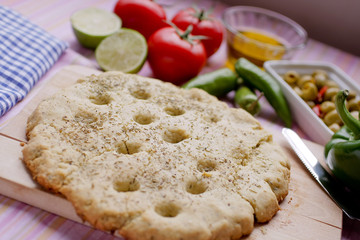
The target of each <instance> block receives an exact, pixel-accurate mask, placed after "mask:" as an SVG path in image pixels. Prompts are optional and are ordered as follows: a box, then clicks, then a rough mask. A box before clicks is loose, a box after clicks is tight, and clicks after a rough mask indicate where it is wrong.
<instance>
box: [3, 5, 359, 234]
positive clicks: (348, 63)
mask: <svg viewBox="0 0 360 240" xmlns="http://www.w3.org/2000/svg"><path fill="white" fill-rule="evenodd" d="M157 2H158V3H160V4H162V5H163V7H164V9H165V11H166V13H167V16H168V18H171V17H172V16H173V15H174V14H175V13H176V11H177V10H179V9H182V8H185V7H188V6H193V5H194V4H196V5H198V6H201V7H204V8H213V9H214V14H215V15H217V16H220V15H221V13H222V11H223V10H224V9H225V8H226V7H228V6H226V5H225V4H223V3H221V2H218V1H209V0H195V1H194V0H192V1H190V0H181V1H178V0H161V1H160V0H158V1H157ZM115 3H116V1H115V0H112V1H110V0H87V1H62V0H2V1H1V4H2V5H4V6H7V7H10V8H12V9H14V10H16V11H18V12H19V13H21V14H23V15H24V16H26V17H27V18H28V19H30V20H31V21H32V22H33V23H35V24H37V25H39V26H40V27H42V28H44V29H45V30H47V31H48V32H50V33H52V34H53V35H54V36H56V37H58V38H59V39H62V40H64V41H66V42H68V44H69V49H68V50H67V51H66V52H65V53H64V54H63V55H62V57H61V58H60V60H59V61H58V62H57V63H56V64H55V65H54V66H53V67H52V68H51V70H50V71H49V72H48V73H46V74H45V75H44V76H43V77H42V78H41V79H40V81H39V82H38V84H44V83H46V81H47V80H49V79H50V78H51V77H52V76H54V74H55V73H56V72H57V71H59V70H60V69H61V68H63V67H64V66H67V65H71V64H78V65H83V66H89V67H94V68H98V66H97V64H96V61H95V59H94V52H93V51H92V50H88V49H85V48H83V47H81V46H80V45H79V43H78V42H77V40H76V38H75V36H74V34H73V32H72V29H71V25H70V21H69V18H70V16H71V14H72V13H73V12H75V11H76V10H79V9H82V8H85V7H89V6H94V7H99V8H103V9H105V10H109V11H112V10H113V8H114V5H115ZM354 24H355V23H354ZM292 59H294V60H311V61H314V60H321V61H326V62H330V63H333V64H335V65H337V66H338V67H340V68H341V69H342V70H344V72H346V73H347V74H348V75H349V76H350V77H351V78H352V79H353V80H354V81H355V82H357V83H358V84H360V57H359V56H355V55H352V54H351V53H346V52H343V51H341V50H339V49H336V48H334V47H331V46H328V45H326V44H323V43H321V42H318V41H315V40H312V39H309V41H308V44H307V46H306V47H305V48H304V49H302V50H301V51H298V52H297V53H295V55H294V56H293V58H292ZM225 61H226V45H225V43H224V42H223V44H222V46H221V47H220V49H219V51H218V52H217V53H216V54H215V55H213V56H212V57H211V58H210V59H209V60H208V63H207V65H206V66H205V67H204V69H203V71H202V72H207V71H211V70H213V69H216V68H219V67H221V66H223V65H224V63H225ZM138 74H140V75H143V76H152V73H151V70H150V68H149V66H148V64H147V63H146V64H145V65H144V67H143V69H142V70H141V71H140V72H139V73H138ZM28 101H29V99H27V98H25V99H24V100H23V101H22V102H20V103H18V104H17V105H16V106H15V107H14V108H13V109H12V110H11V111H9V112H8V113H7V114H6V115H4V116H3V117H1V118H0V129H1V128H2V127H4V126H5V125H6V124H7V123H9V122H10V121H11V119H12V117H14V116H15V115H16V114H17V113H19V111H20V110H21V109H22V108H23V107H24V106H25V105H26V103H27V102H28ZM257 118H258V119H259V121H260V122H261V123H262V125H263V126H264V127H265V128H270V129H271V128H281V127H283V125H282V123H281V122H280V121H279V120H277V117H276V115H275V113H274V111H272V110H271V109H270V106H266V103H265V107H263V111H262V113H261V114H260V115H259V116H258V117H257ZM293 129H295V130H296V131H297V132H298V133H299V134H300V136H301V137H303V138H306V139H309V140H311V139H310V138H309V137H308V136H306V135H305V134H304V133H303V132H302V131H301V129H300V128H299V127H297V126H296V124H295V125H294V127H293ZM0 137H1V136H0ZM1 151H6V150H5V149H2V148H1V146H0V152H1ZM344 224H345V225H344V227H347V226H350V227H351V226H353V225H354V223H351V222H349V221H348V220H346V219H345V218H344ZM357 225H359V224H357ZM356 234H357V233H356ZM350 235H351V233H349V234H347V236H348V237H344V238H343V239H350V237H349V236H350ZM356 236H359V235H356ZM0 239H119V238H117V237H114V236H112V235H110V234H108V233H105V232H102V231H99V230H95V229H93V228H91V227H88V226H86V225H83V224H79V223H75V222H73V221H70V220H67V219H65V218H62V217H59V216H56V215H54V214H52V213H48V212H46V211H43V210H41V209H38V208H35V207H32V206H30V205H27V204H24V203H22V202H19V201H16V200H13V199H10V198H8V197H6V196H2V195H0Z"/></svg>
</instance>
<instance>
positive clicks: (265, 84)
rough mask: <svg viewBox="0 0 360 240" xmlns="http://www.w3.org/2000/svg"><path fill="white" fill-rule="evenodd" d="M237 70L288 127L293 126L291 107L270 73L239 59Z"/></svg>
mask: <svg viewBox="0 0 360 240" xmlns="http://www.w3.org/2000/svg"><path fill="white" fill-rule="evenodd" d="M235 70H236V72H237V73H238V74H239V76H240V77H242V78H243V79H244V81H245V83H246V84H247V85H249V86H252V87H254V88H256V89H258V90H260V91H261V92H263V93H264V96H265V98H266V99H267V100H268V102H269V103H270V105H271V106H272V107H273V108H274V110H275V112H276V113H277V114H278V115H279V117H280V118H281V119H282V120H283V121H284V123H285V125H286V126H287V127H291V125H292V117H291V112H290V109H289V106H288V104H287V102H286V99H285V97H284V95H283V92H282V90H281V88H280V85H279V84H278V83H277V82H276V81H275V79H273V78H272V77H271V76H270V75H269V74H268V73H266V72H265V71H263V70H261V69H260V68H259V67H257V66H256V65H254V64H253V63H251V62H250V61H248V60H247V59H245V58H239V59H238V60H237V61H236V63H235Z"/></svg>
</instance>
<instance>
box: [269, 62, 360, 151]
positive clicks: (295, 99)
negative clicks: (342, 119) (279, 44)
mask: <svg viewBox="0 0 360 240" xmlns="http://www.w3.org/2000/svg"><path fill="white" fill-rule="evenodd" d="M264 68H265V70H266V71H267V72H268V73H269V74H270V75H272V76H273V77H274V78H275V79H276V80H277V82H279V84H280V86H281V89H282V91H283V93H284V95H285V98H286V99H287V101H288V103H289V106H290V109H291V113H292V116H293V119H294V121H296V123H297V124H298V125H299V126H300V128H301V129H302V130H303V131H304V132H305V133H306V134H307V135H308V136H309V137H310V138H311V139H312V140H313V141H315V142H317V143H319V144H322V145H325V144H326V143H327V142H328V141H329V140H330V139H331V136H332V135H333V132H332V131H331V130H330V129H329V128H328V127H327V126H326V124H325V123H324V122H323V121H322V120H321V119H320V118H319V117H318V116H317V115H316V114H315V113H314V112H313V110H312V109H311V108H310V107H309V106H308V105H307V104H306V103H305V101H304V100H303V99H301V97H300V96H298V95H297V94H296V93H295V91H294V90H293V89H292V88H291V87H290V86H289V85H288V84H287V83H286V82H285V80H283V78H282V75H283V74H285V73H286V72H287V71H290V70H294V71H296V72H298V73H299V74H311V73H312V72H314V71H315V70H317V69H320V70H324V71H326V72H327V73H328V76H329V78H330V79H331V80H333V81H334V82H336V83H337V84H338V85H339V86H340V88H341V89H349V90H353V91H354V92H356V94H357V96H360V87H359V86H358V85H357V84H356V83H355V82H354V80H352V79H351V78H350V77H349V76H348V75H347V74H346V73H345V72H344V71H343V70H341V69H340V68H339V67H337V66H336V65H334V64H331V63H328V62H322V61H315V62H314V61H289V60H273V61H267V62H265V64H264Z"/></svg>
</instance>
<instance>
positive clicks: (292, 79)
mask: <svg viewBox="0 0 360 240" xmlns="http://www.w3.org/2000/svg"><path fill="white" fill-rule="evenodd" d="M299 78H300V75H299V73H297V72H295V71H293V70H290V71H287V72H286V73H285V75H284V80H285V81H286V82H287V83H288V84H294V83H296V81H298V79H299Z"/></svg>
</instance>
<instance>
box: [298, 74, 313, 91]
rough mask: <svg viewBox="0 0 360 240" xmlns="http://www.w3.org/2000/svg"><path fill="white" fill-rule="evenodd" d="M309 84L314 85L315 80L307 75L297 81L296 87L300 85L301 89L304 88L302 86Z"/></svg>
mask: <svg viewBox="0 0 360 240" xmlns="http://www.w3.org/2000/svg"><path fill="white" fill-rule="evenodd" d="M307 82H312V83H314V82H315V80H314V78H313V77H312V76H311V75H308V74H305V75H303V76H301V77H300V78H299V79H298V80H297V82H296V85H298V86H299V87H300V88H302V86H303V85H304V84H305V83H307Z"/></svg>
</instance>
